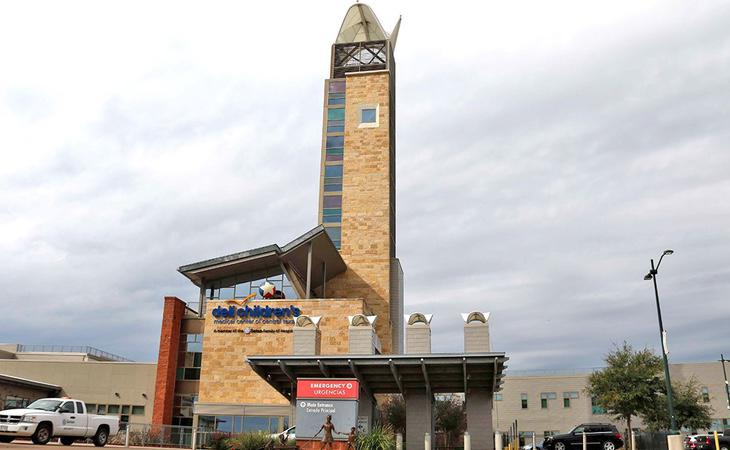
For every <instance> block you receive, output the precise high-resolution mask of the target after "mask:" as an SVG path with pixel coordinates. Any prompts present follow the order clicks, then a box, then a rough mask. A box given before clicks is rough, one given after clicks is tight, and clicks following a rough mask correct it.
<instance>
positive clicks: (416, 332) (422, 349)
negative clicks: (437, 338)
mask: <svg viewBox="0 0 730 450" xmlns="http://www.w3.org/2000/svg"><path fill="white" fill-rule="evenodd" d="M405 319H406V353H409V354H428V353H431V319H433V314H423V313H419V312H415V313H413V314H410V315H407V316H405Z"/></svg>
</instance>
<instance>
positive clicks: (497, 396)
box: [494, 393, 502, 402]
mask: <svg viewBox="0 0 730 450" xmlns="http://www.w3.org/2000/svg"><path fill="white" fill-rule="evenodd" d="M494 401H496V402H501V401H502V394H501V393H497V394H494Z"/></svg>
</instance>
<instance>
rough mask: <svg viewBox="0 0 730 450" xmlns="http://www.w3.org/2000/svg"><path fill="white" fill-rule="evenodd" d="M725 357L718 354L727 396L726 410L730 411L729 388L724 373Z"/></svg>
mask: <svg viewBox="0 0 730 450" xmlns="http://www.w3.org/2000/svg"><path fill="white" fill-rule="evenodd" d="M725 361H727V359H725V357H724V356H723V355H722V353H720V362H721V363H722V374H723V376H724V377H725V395H727V409H730V386H728V383H727V372H726V371H725Z"/></svg>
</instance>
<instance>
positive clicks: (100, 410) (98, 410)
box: [96, 405, 106, 416]
mask: <svg viewBox="0 0 730 450" xmlns="http://www.w3.org/2000/svg"><path fill="white" fill-rule="evenodd" d="M96 413H97V414H100V415H102V416H103V415H104V414H106V405H99V406H97V407H96Z"/></svg>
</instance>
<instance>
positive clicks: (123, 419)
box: [119, 414, 129, 423]
mask: <svg viewBox="0 0 730 450" xmlns="http://www.w3.org/2000/svg"><path fill="white" fill-rule="evenodd" d="M119 422H121V423H129V416H128V415H127V414H122V415H121V416H119Z"/></svg>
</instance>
